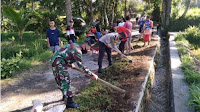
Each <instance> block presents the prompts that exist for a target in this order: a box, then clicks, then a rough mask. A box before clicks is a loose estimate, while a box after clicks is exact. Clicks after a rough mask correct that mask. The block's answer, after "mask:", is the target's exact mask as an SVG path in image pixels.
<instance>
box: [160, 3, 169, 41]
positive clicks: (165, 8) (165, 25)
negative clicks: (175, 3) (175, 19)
mask: <svg viewBox="0 0 200 112" xmlns="http://www.w3.org/2000/svg"><path fill="white" fill-rule="evenodd" d="M170 14H171V0H163V3H162V27H161V30H162V36H163V37H164V38H167V39H169V38H168V30H169V21H170Z"/></svg>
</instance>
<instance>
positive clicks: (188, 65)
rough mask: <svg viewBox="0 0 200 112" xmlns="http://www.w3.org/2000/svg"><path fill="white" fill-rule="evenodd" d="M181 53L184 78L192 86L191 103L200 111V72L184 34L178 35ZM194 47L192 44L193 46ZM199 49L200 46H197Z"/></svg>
mask: <svg viewBox="0 0 200 112" xmlns="http://www.w3.org/2000/svg"><path fill="white" fill-rule="evenodd" d="M186 33H187V32H186ZM175 40H176V42H177V46H178V51H179V55H180V57H181V61H182V64H181V68H182V71H183V72H184V80H185V81H186V82H187V83H188V84H189V86H190V99H189V101H188V102H189V103H188V104H189V105H191V106H193V107H194V108H195V110H196V111H198V112H199V111H200V73H199V71H197V69H198V67H199V66H197V65H196V64H195V62H194V59H193V57H192V56H191V55H190V54H189V52H188V50H187V49H186V48H185V46H184V44H186V45H188V46H191V45H190V43H189V42H188V41H187V40H186V39H185V37H184V36H183V35H182V34H179V35H178V36H177V37H176V39H175ZM191 47H192V46H191ZM197 49H199V48H197Z"/></svg>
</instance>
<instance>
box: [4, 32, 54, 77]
mask: <svg viewBox="0 0 200 112" xmlns="http://www.w3.org/2000/svg"><path fill="white" fill-rule="evenodd" d="M1 35H2V37H1V38H2V42H1V61H2V63H1V65H2V66H1V69H2V70H1V78H2V79H5V78H9V77H13V76H15V75H14V74H15V73H18V72H20V71H22V70H24V69H28V68H31V67H32V66H33V65H36V62H37V64H41V63H44V62H46V61H48V60H49V59H50V58H51V56H52V53H51V52H50V51H49V50H48V47H47V41H46V37H43V38H37V37H36V36H35V34H34V32H25V34H24V37H23V43H20V40H19V38H18V34H17V33H16V32H10V33H2V34H1Z"/></svg>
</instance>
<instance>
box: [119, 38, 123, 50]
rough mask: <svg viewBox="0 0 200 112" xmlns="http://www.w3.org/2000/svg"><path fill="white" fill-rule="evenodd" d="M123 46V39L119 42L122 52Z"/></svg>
mask: <svg viewBox="0 0 200 112" xmlns="http://www.w3.org/2000/svg"><path fill="white" fill-rule="evenodd" d="M122 47H123V41H121V42H120V44H119V50H120V51H121V52H122V49H123V48H122Z"/></svg>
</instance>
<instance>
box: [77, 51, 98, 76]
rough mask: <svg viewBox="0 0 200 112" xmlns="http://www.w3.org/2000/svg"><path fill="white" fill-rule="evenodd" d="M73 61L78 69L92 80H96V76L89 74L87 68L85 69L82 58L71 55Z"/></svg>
mask: <svg viewBox="0 0 200 112" xmlns="http://www.w3.org/2000/svg"><path fill="white" fill-rule="evenodd" d="M73 55H74V56H73V57H74V60H76V64H77V65H78V68H79V69H81V70H83V71H84V72H85V73H87V74H89V75H90V76H91V78H92V79H94V80H97V79H98V76H97V75H95V74H94V73H93V72H91V71H90V70H89V69H88V68H87V67H85V66H84V65H83V63H82V56H81V55H76V53H74V54H73Z"/></svg>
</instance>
